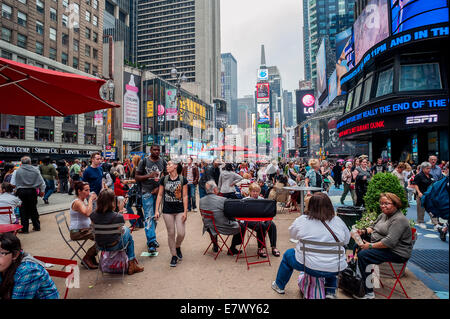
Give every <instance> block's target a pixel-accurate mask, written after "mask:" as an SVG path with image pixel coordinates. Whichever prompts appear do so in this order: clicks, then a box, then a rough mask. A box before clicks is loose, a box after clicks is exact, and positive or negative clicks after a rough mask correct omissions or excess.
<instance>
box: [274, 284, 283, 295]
mask: <svg viewBox="0 0 450 319" xmlns="http://www.w3.org/2000/svg"><path fill="white" fill-rule="evenodd" d="M272 289H273V290H275V291H276V292H278V293H279V294H281V295H283V294H284V289H280V288H279V287H278V285H277V283H276V282H275V281H274V282H273V283H272Z"/></svg>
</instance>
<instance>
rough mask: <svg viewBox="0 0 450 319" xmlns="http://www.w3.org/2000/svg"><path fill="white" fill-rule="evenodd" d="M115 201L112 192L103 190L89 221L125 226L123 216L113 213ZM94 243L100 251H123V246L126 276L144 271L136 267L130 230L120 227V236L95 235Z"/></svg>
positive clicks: (98, 223) (121, 208) (120, 208)
mask: <svg viewBox="0 0 450 319" xmlns="http://www.w3.org/2000/svg"><path fill="white" fill-rule="evenodd" d="M115 206H116V201H115V200H114V191H113V190H112V189H103V190H102V191H101V192H100V194H99V196H98V199H97V210H96V211H95V212H94V213H92V215H91V216H90V217H91V220H92V222H93V223H94V224H97V225H108V224H111V225H112V224H125V220H124V219H123V215H122V214H120V213H117V212H115V211H114V210H115ZM123 206H124V203H123V202H122V203H121V207H119V211H122V210H123ZM95 242H96V243H97V246H98V248H99V249H101V250H105V251H117V250H121V249H123V248H124V247H125V246H126V247H127V248H126V253H127V256H128V275H132V274H134V273H137V272H141V271H144V267H140V266H139V265H138V262H137V259H136V256H135V253H134V241H133V237H132V236H131V233H130V229H129V228H128V227H125V226H122V235H121V234H112V235H103V234H97V235H96V236H95Z"/></svg>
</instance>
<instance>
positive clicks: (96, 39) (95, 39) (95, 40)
mask: <svg viewBox="0 0 450 319" xmlns="http://www.w3.org/2000/svg"><path fill="white" fill-rule="evenodd" d="M92 41H94V42H95V43H97V41H98V33H97V32H92Z"/></svg>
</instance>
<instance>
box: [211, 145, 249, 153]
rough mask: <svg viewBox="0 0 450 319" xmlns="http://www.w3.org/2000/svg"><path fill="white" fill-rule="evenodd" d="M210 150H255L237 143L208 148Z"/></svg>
mask: <svg viewBox="0 0 450 319" xmlns="http://www.w3.org/2000/svg"><path fill="white" fill-rule="evenodd" d="M208 151H233V152H241V151H244V152H245V151H253V150H251V149H249V148H247V147H242V146H236V145H222V146H219V147H213V148H210V149H208Z"/></svg>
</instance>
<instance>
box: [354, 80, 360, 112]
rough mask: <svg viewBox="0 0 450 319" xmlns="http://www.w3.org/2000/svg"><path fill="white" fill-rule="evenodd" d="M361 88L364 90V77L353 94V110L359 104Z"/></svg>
mask: <svg viewBox="0 0 450 319" xmlns="http://www.w3.org/2000/svg"><path fill="white" fill-rule="evenodd" d="M361 90H362V79H361V80H359V82H358V84H357V85H356V88H355V94H354V95H353V107H352V110H354V109H356V108H357V107H358V106H359V99H360V97H361Z"/></svg>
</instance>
